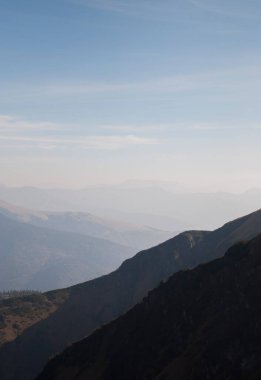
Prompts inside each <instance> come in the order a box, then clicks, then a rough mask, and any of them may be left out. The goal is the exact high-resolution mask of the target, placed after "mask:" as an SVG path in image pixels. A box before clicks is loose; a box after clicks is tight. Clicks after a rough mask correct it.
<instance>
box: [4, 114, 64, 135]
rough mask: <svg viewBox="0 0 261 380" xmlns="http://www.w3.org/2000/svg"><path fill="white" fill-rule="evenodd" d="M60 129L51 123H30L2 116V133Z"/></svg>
mask: <svg viewBox="0 0 261 380" xmlns="http://www.w3.org/2000/svg"><path fill="white" fill-rule="evenodd" d="M58 128H59V127H58V125H56V124H55V123H50V122H29V121H24V120H21V119H19V118H17V117H14V116H10V115H0V132H11V131H14V132H19V131H20V132H22V131H50V130H57V129H58Z"/></svg>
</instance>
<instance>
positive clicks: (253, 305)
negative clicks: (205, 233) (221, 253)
mask: <svg viewBox="0 0 261 380" xmlns="http://www.w3.org/2000/svg"><path fill="white" fill-rule="evenodd" d="M260 268H261V235H260V236H259V237H258V238H256V239H255V240H253V241H251V242H250V243H239V244H237V245H235V246H234V247H232V248H231V249H230V250H229V251H228V253H227V254H226V255H225V257H224V258H221V259H217V260H215V261H213V262H211V263H209V264H205V265H201V266H199V267H198V268H196V269H194V270H191V271H185V272H179V273H177V274H175V275H173V276H172V277H171V278H170V279H169V280H168V281H167V283H165V284H161V285H160V287H159V288H157V289H156V290H154V291H152V292H151V293H150V294H149V296H148V297H147V298H146V299H145V300H144V301H143V302H142V303H141V304H139V305H137V306H135V307H134V308H133V309H132V310H131V311H129V312H128V313H127V314H126V315H124V316H123V317H120V318H119V319H117V320H115V321H113V322H111V323H110V324H109V325H106V326H104V327H103V328H102V329H100V330H97V331H96V332H95V333H94V334H92V335H91V336H90V337H89V338H87V339H85V340H83V341H81V342H79V343H76V344H74V345H72V346H71V347H70V348H68V349H67V350H65V352H64V353H63V354H61V355H59V356H58V357H56V358H55V359H53V360H52V361H51V362H50V363H49V364H48V365H47V367H46V368H45V370H44V372H43V373H42V375H41V376H39V377H38V380H76V379H77V380H87V379H90V380H140V379H144V380H145V379H155V380H156V379H157V380H163V379H164V380H172V379H179V380H198V379H200V380H208V379H218V380H227V379H230V380H243V379H244V380H246V379H247V380H252V379H253V380H254V379H259V378H260V376H261V325H260V320H261V303H260V300H261V290H260V289H261V271H260Z"/></svg>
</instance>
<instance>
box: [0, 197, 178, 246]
mask: <svg viewBox="0 0 261 380" xmlns="http://www.w3.org/2000/svg"><path fill="white" fill-rule="evenodd" d="M0 214H3V215H5V216H7V217H9V218H11V219H14V220H16V221H19V222H23V223H29V224H33V225H35V226H38V227H44V228H49V229H51V230H58V231H66V232H73V233H77V234H81V235H87V236H92V237H96V238H99V239H105V240H110V241H112V242H114V243H117V244H120V245H125V246H127V247H132V248H133V252H135V253H136V252H138V251H139V250H141V249H145V248H150V247H153V246H154V245H156V244H159V243H161V242H163V241H165V240H167V239H169V238H171V237H173V236H175V235H177V233H178V232H175V231H172V232H169V231H164V230H159V229H155V228H151V227H149V226H145V225H142V224H141V225H137V224H131V223H125V222H121V221H118V220H110V219H107V218H100V217H97V216H95V215H92V214H90V213H86V212H85V213H84V212H48V211H37V210H30V209H26V208H23V207H18V206H15V205H13V204H10V203H7V202H3V201H0Z"/></svg>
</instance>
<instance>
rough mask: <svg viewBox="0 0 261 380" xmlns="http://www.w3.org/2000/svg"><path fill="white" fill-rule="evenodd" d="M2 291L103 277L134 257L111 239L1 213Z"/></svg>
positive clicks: (63, 285) (0, 275)
mask: <svg viewBox="0 0 261 380" xmlns="http://www.w3.org/2000/svg"><path fill="white" fill-rule="evenodd" d="M0 243H1V244H0V263H1V266H0V290H9V289H28V288H29V289H37V290H51V289H56V288H62V287H65V286H69V285H73V284H76V283H78V282H79V281H80V282H81V281H85V280H88V279H93V278H95V277H98V276H101V275H102V274H106V273H109V272H111V271H112V270H114V269H116V268H117V267H118V266H119V265H120V264H121V263H122V261H123V260H125V259H126V258H128V257H130V256H132V255H133V254H134V252H135V250H134V249H133V248H130V247H126V246H123V245H120V244H117V243H113V242H111V241H109V240H104V239H98V238H95V237H92V236H85V235H80V234H76V233H71V232H62V231H57V230H51V229H48V228H43V227H37V226H33V225H31V224H29V223H23V222H17V221H15V220H13V219H10V218H8V217H6V216H4V215H2V214H1V213H0Z"/></svg>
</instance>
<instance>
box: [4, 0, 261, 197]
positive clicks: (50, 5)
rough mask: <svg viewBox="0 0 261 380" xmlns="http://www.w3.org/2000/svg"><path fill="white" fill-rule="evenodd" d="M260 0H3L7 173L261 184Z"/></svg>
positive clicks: (232, 186)
mask: <svg viewBox="0 0 261 380" xmlns="http://www.w3.org/2000/svg"><path fill="white" fill-rule="evenodd" d="M260 25H261V3H260V0H247V1H246V0H157V1H156V0H139V1H136V0H0V69H1V70H0V171H1V177H0V182H1V183H6V184H9V185H25V184H28V185H37V186H70V187H72V186H73V187H80V186H85V185H87V184H90V183H98V182H102V183H104V182H117V181H121V180H125V179H128V178H137V179H165V180H170V181H171V180H174V181H178V182H182V183H185V184H196V185H197V186H199V185H200V186H202V187H206V189H209V190H217V189H224V190H238V191H239V190H240V189H242V190H245V189H246V188H249V187H253V186H261V175H260V173H261V172H260V169H261V149H260V145H261V144H260V142H261V104H260V100H261V50H260V48H261V43H260V41H261V33H260V31H261V26H260Z"/></svg>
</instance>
